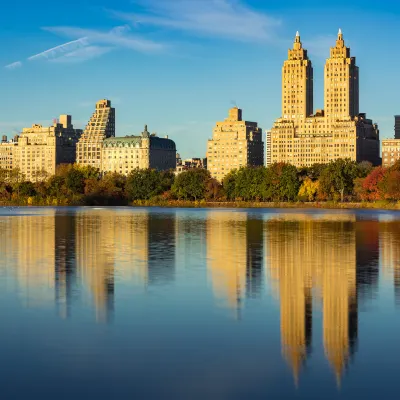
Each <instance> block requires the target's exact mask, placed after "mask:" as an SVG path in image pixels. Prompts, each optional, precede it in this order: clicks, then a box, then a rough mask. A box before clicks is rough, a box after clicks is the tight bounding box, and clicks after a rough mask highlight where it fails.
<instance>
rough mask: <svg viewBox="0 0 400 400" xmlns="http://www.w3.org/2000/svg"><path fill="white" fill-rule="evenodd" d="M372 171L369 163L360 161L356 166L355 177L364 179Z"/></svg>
mask: <svg viewBox="0 0 400 400" xmlns="http://www.w3.org/2000/svg"><path fill="white" fill-rule="evenodd" d="M373 169H374V166H373V165H372V163H370V162H369V161H361V162H360V163H359V164H357V177H358V178H366V177H367V176H368V175H369V174H370V173H371V172H372V170H373Z"/></svg>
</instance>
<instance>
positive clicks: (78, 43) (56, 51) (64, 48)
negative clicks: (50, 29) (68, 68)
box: [28, 37, 89, 61]
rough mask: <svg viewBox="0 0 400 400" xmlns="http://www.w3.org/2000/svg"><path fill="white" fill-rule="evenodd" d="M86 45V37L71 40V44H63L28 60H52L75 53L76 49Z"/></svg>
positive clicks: (87, 43)
mask: <svg viewBox="0 0 400 400" xmlns="http://www.w3.org/2000/svg"><path fill="white" fill-rule="evenodd" d="M88 45H89V42H88V39H87V38H86V37H82V38H80V39H77V40H73V41H71V42H68V43H64V44H61V45H59V46H56V47H52V48H51V49H48V50H45V51H42V52H41V53H39V54H35V55H34V56H31V57H29V58H28V60H29V61H33V60H37V59H40V58H45V59H53V58H57V57H59V56H60V55H64V54H67V53H69V52H73V51H76V50H77V49H80V48H82V47H85V46H88Z"/></svg>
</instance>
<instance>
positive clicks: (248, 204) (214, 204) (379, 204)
mask: <svg viewBox="0 0 400 400" xmlns="http://www.w3.org/2000/svg"><path fill="white" fill-rule="evenodd" d="M127 205H128V206H132V207H165V208H232V209H234V208H304V209H314V208H316V209H344V210H351V209H371V210H400V202H390V201H376V202H344V203H341V202H334V201H326V202H300V201H298V202H256V201H255V202H254V201H206V200H199V201H189V200H163V199H159V198H157V199H154V200H136V201H134V202H132V203H130V204H127V203H126V202H121V203H119V202H112V203H111V204H109V203H108V202H106V203H103V204H102V203H101V202H99V203H96V204H86V203H84V202H81V201H79V200H78V199H75V201H67V200H65V199H64V200H58V199H47V201H40V202H35V201H31V200H30V201H27V199H21V200H20V201H18V200H13V201H6V202H4V201H0V207H18V206H19V207H26V206H28V207H30V206H39V207H56V206H64V207H65V206H70V207H74V206H101V207H116V206H127Z"/></svg>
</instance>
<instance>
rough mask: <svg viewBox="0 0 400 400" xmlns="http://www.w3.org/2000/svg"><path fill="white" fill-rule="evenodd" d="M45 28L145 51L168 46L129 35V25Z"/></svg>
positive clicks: (71, 36) (65, 34) (95, 41)
mask: <svg viewBox="0 0 400 400" xmlns="http://www.w3.org/2000/svg"><path fill="white" fill-rule="evenodd" d="M43 29H44V30H46V31H49V32H52V33H55V34H58V35H62V36H66V37H70V38H79V37H82V36H84V37H86V38H87V39H88V41H89V42H90V43H93V44H97V45H108V46H115V47H123V48H127V49H131V50H136V51H139V52H143V53H154V52H160V51H163V50H165V48H166V47H167V46H166V45H165V44H163V43H158V42H154V41H152V40H148V39H144V38H142V37H139V36H136V35H128V34H127V32H128V31H129V27H127V26H122V27H115V28H113V29H112V30H111V31H108V32H103V31H97V30H92V29H83V28H77V27H69V26H57V27H45V28H43Z"/></svg>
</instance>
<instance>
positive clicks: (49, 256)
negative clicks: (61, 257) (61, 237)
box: [0, 210, 56, 307]
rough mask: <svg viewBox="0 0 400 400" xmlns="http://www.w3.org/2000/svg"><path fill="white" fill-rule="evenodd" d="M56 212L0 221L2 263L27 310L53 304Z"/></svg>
mask: <svg viewBox="0 0 400 400" xmlns="http://www.w3.org/2000/svg"><path fill="white" fill-rule="evenodd" d="M55 231H56V222H55V211H54V210H46V211H45V212H43V213H42V215H34V216H30V215H21V216H18V217H9V218H6V219H4V220H3V221H2V229H1V230H0V242H1V243H2V249H1V250H2V252H1V255H2V259H3V260H4V261H5V266H6V267H8V268H9V267H10V266H11V268H9V270H8V271H7V273H8V274H10V275H13V276H14V277H15V282H16V289H15V290H16V292H17V296H18V297H19V299H20V301H21V302H22V303H23V304H24V306H26V307H44V306H48V305H52V304H53V303H54V301H55V269H54V261H55V257H56V250H55V246H54V244H55V243H54V238H55Z"/></svg>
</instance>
